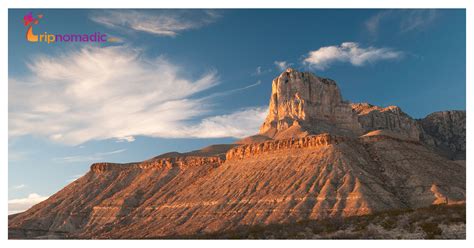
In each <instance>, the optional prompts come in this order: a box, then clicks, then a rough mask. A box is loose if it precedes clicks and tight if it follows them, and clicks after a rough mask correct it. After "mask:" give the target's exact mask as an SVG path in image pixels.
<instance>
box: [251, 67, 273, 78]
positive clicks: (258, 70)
mask: <svg viewBox="0 0 474 248" xmlns="http://www.w3.org/2000/svg"><path fill="white" fill-rule="evenodd" d="M271 71H272V70H271V69H264V68H263V67H261V66H257V68H256V69H255V72H254V73H252V76H260V75H263V74H266V73H269V72H271Z"/></svg>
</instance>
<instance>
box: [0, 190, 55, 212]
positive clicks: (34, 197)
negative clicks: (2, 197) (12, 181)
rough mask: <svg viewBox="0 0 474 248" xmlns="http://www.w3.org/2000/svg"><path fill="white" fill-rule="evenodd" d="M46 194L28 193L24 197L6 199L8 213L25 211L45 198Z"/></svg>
mask: <svg viewBox="0 0 474 248" xmlns="http://www.w3.org/2000/svg"><path fill="white" fill-rule="evenodd" d="M47 198H48V197H47V196H41V195H38V194H36V193H32V194H29V195H28V197H26V198H20V199H12V200H8V214H15V213H20V212H23V211H26V210H27V209H29V208H30V207H32V206H33V205H35V204H38V203H40V202H42V201H44V200H46V199H47Z"/></svg>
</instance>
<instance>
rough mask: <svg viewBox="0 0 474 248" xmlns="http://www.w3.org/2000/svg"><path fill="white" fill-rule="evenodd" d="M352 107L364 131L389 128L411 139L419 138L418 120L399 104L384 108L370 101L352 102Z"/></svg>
mask: <svg viewBox="0 0 474 248" xmlns="http://www.w3.org/2000/svg"><path fill="white" fill-rule="evenodd" d="M352 109H353V110H354V112H355V113H356V114H357V116H358V122H359V124H360V125H361V126H362V128H363V130H364V132H370V131H374V130H389V131H391V132H394V133H397V134H399V135H402V136H405V137H407V138H409V139H413V140H419V137H420V130H419V127H418V125H417V123H416V121H415V120H414V119H412V118H411V117H410V116H409V115H407V114H406V113H404V112H403V111H402V110H401V109H400V108H399V107H397V106H389V107H386V108H382V107H378V106H374V105H371V104H368V103H357V104H352Z"/></svg>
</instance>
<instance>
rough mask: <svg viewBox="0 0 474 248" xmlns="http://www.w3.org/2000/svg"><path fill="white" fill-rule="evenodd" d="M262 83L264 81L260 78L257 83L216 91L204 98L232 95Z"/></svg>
mask: <svg viewBox="0 0 474 248" xmlns="http://www.w3.org/2000/svg"><path fill="white" fill-rule="evenodd" d="M260 84H262V81H260V80H258V81H257V82H256V83H253V84H249V85H247V86H244V87H240V88H236V89H231V90H227V91H222V92H216V93H213V94H210V95H209V96H206V97H204V98H202V99H212V98H215V97H221V96H228V95H231V94H234V93H237V92H241V91H244V90H247V89H250V88H253V87H255V86H259V85H260Z"/></svg>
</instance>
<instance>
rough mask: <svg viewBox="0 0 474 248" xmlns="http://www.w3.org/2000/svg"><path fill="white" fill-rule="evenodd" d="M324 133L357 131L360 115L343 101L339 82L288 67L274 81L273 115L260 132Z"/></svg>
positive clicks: (267, 119) (270, 134) (271, 104)
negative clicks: (358, 116) (353, 111)
mask: <svg viewBox="0 0 474 248" xmlns="http://www.w3.org/2000/svg"><path fill="white" fill-rule="evenodd" d="M292 129H297V130H293V131H296V132H308V133H321V132H336V133H337V132H341V131H342V132H344V131H352V132H354V131H357V130H358V129H359V125H358V123H357V116H356V115H355V114H353V113H352V108H351V106H350V105H349V104H348V103H347V102H345V101H343V99H342V96H341V92H340V90H339V87H338V86H337V84H336V82H335V81H333V80H331V79H327V78H322V77H318V76H315V75H313V74H312V73H309V72H299V71H297V70H294V69H292V68H288V69H287V70H286V71H284V72H283V73H281V74H280V75H279V76H278V77H277V78H275V79H274V80H273V82H272V93H271V97H270V104H269V114H268V116H267V118H266V119H265V122H264V124H263V125H262V127H261V128H260V134H264V135H267V136H269V137H275V136H277V135H278V134H279V133H281V132H283V131H285V130H292Z"/></svg>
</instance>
